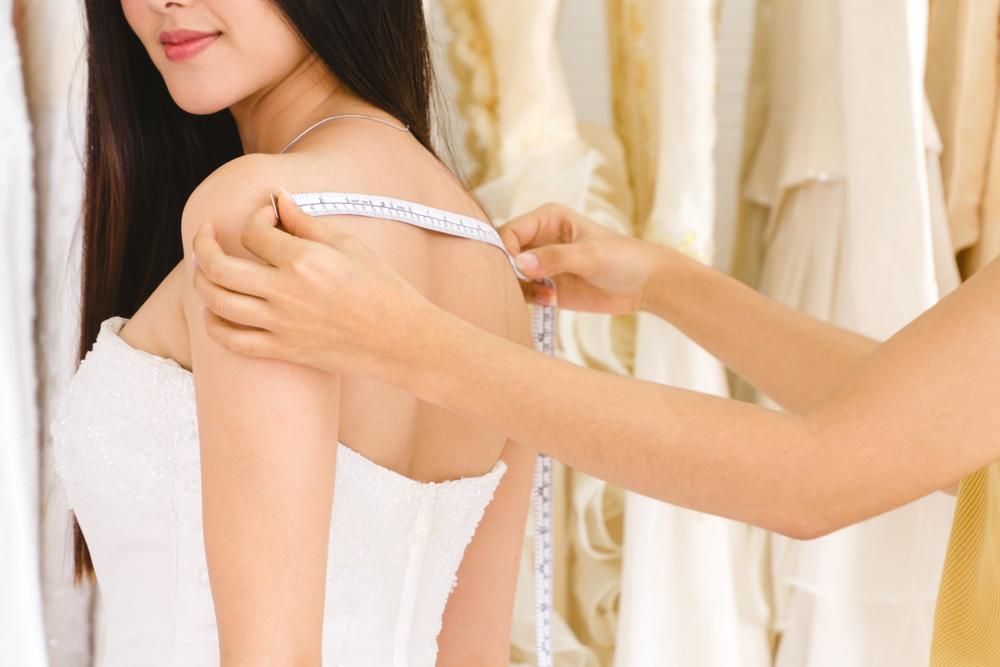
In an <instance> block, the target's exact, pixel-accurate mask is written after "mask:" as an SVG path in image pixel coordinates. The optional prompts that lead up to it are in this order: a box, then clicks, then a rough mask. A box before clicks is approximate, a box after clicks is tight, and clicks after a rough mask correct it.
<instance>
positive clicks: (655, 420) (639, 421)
mask: <svg viewBox="0 0 1000 667" xmlns="http://www.w3.org/2000/svg"><path fill="white" fill-rule="evenodd" d="M435 328H436V329H437V332H436V333H435V331H434V330H435ZM422 331H424V333H423V334H422V335H421V339H422V340H423V341H425V342H426V346H424V347H423V354H422V355H420V357H421V358H420V359H416V358H415V359H414V360H413V363H412V364H411V365H410V366H409V368H410V370H409V371H408V372H407V373H406V376H405V377H400V378H398V379H397V381H398V382H399V384H400V386H401V387H402V388H403V389H405V390H407V391H409V392H412V393H414V394H416V395H418V396H420V397H421V398H422V399H424V400H427V401H429V402H431V403H434V404H436V405H439V406H441V407H445V408H447V409H450V410H453V411H455V412H458V413H460V414H463V415H465V416H466V417H468V418H470V419H473V420H475V421H477V422H480V423H484V424H488V425H490V426H491V427H493V428H496V429H497V430H500V431H503V432H505V433H506V434H507V435H508V437H510V438H511V439H513V440H515V441H517V442H520V443H523V444H525V445H527V446H530V447H533V448H535V449H538V450H539V451H542V452H544V453H546V454H549V455H550V456H552V457H554V458H556V459H558V460H560V461H562V462H564V463H566V464H567V465H570V466H572V467H574V468H576V469H578V470H581V471H584V472H587V473H590V474H593V475H595V476H598V477H601V478H602V479H606V480H608V481H609V482H611V483H613V484H618V485H621V486H624V487H627V488H629V489H631V490H633V491H636V492H638V493H642V494H644V495H647V496H650V497H654V498H658V499H660V500H664V501H666V502H670V503H674V504H677V505H681V506H687V507H693V508H696V509H699V510H701V511H707V512H712V513H716V514H719V515H722V516H728V517H731V518H735V519H739V520H743V521H749V522H752V523H756V524H758V525H763V526H766V527H768V528H771V529H774V530H778V531H780V532H784V533H787V534H792V535H795V536H799V537H809V536H812V535H813V532H814V531H816V530H823V528H824V527H825V526H830V525H832V524H833V523H834V522H835V518H833V517H826V516H825V515H824V512H825V511H826V509H824V508H826V507H829V506H830V505H831V503H830V502H829V496H828V493H829V492H830V491H831V489H830V488H828V487H827V486H826V485H823V484H816V483H814V482H813V481H811V480H813V478H814V477H815V470H817V469H822V468H823V467H824V466H823V465H820V466H816V463H817V461H819V460H822V459H825V456H818V455H817V443H816V442H815V440H814V439H813V438H812V435H811V432H810V430H809V429H808V428H807V427H806V426H805V423H804V422H803V421H802V420H801V419H800V418H798V417H795V416H793V415H788V414H783V413H777V412H773V411H770V410H765V409H763V408H759V407H756V406H753V405H748V404H744V403H737V402H733V401H726V400H723V399H719V398H715V397H711V396H706V395H703V394H697V393H694V392H687V391H682V390H677V389H672V388H669V387H664V386H661V385H657V384H654V383H650V382H642V381H638V380H634V379H630V378H624V377H620V376H617V375H613V374H610V373H602V372H599V371H594V370H591V369H587V368H582V367H578V366H574V365H573V364H570V363H567V362H564V361H560V360H556V359H551V358H548V357H544V356H542V355H540V354H538V353H537V352H534V351H532V350H530V349H527V348H524V347H521V346H518V345H516V344H513V343H510V342H509V341H506V340H504V339H501V338H498V337H495V336H491V335H490V334H487V333H485V332H482V331H481V330H479V329H477V328H475V327H473V326H471V325H468V324H467V323H464V322H462V321H461V320H458V319H457V318H452V319H450V320H449V319H448V318H447V316H446V314H443V316H442V317H441V318H438V323H437V327H433V326H432V327H423V328H422ZM831 456H832V453H831Z"/></svg>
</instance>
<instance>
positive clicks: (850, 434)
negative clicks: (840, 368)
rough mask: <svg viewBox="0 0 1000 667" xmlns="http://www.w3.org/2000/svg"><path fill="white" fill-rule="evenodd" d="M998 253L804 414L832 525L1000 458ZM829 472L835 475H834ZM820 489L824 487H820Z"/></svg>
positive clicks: (880, 509)
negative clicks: (816, 442)
mask: <svg viewBox="0 0 1000 667" xmlns="http://www.w3.org/2000/svg"><path fill="white" fill-rule="evenodd" d="M998 336H1000V262H994V263H993V264H992V265H991V266H989V267H987V268H986V269H984V270H983V271H982V272H981V273H980V275H978V276H976V277H974V278H973V279H972V280H971V281H969V282H967V283H966V284H965V285H964V286H963V287H962V288H961V289H959V290H957V291H956V292H955V293H953V294H951V295H950V296H949V297H947V298H946V299H944V300H943V301H942V302H941V303H940V304H938V305H937V306H936V307H934V308H933V309H931V310H930V311H929V312H927V313H925V314H924V315H923V316H922V317H921V318H919V319H918V320H917V321H916V322H914V323H913V324H911V325H909V326H908V327H906V328H905V329H904V330H902V331H901V332H900V333H898V334H897V335H895V336H894V337H893V338H891V339H890V340H889V341H887V342H886V343H885V344H884V345H882V346H881V348H880V349H879V350H878V351H877V352H875V353H874V354H873V355H872V358H871V360H870V362H869V363H868V364H866V365H865V367H864V368H863V369H861V370H859V371H858V372H857V373H856V374H855V376H854V377H853V378H852V379H851V380H849V381H848V383H847V384H846V385H845V386H844V387H843V389H842V390H841V391H840V392H839V393H838V394H837V395H836V396H834V397H833V398H832V399H831V400H830V401H828V402H827V403H826V404H825V405H824V406H823V407H822V408H820V409H819V410H818V411H817V412H816V413H814V414H812V415H810V416H808V417H807V421H806V423H807V424H808V425H809V426H810V429H811V430H812V432H813V433H816V434H818V436H817V437H819V438H820V440H821V442H823V443H826V444H825V445H824V450H825V451H826V452H827V456H825V457H824V459H823V460H824V461H825V462H826V463H825V465H823V466H822V468H823V469H822V470H817V471H816V473H815V474H819V475H822V476H823V477H824V478H826V481H827V483H825V484H818V483H817V484H815V485H814V487H813V488H815V489H822V490H823V493H822V494H821V496H820V497H817V498H813V499H811V500H813V502H815V503H816V506H818V507H823V506H826V507H829V508H831V509H832V510H833V511H835V512H836V516H834V517H832V519H831V522H830V523H831V526H830V527H831V528H836V527H839V526H840V525H844V524H847V523H851V522H853V521H858V520H861V519H864V518H867V517H868V516H872V515H873V514H878V513H881V512H884V511H887V510H889V509H891V508H893V507H897V506H899V505H901V504H903V503H906V502H909V501H911V500H914V499H916V498H919V497H922V496H924V495H926V494H928V493H931V492H933V491H935V490H937V489H941V488H943V487H946V486H949V485H952V484H954V483H956V482H958V481H959V480H960V479H961V478H963V477H965V476H966V475H968V474H970V473H972V472H974V471H976V470H979V469H981V468H983V467H986V466H987V465H989V464H990V463H993V462H995V461H997V460H1000V409H998V408H1000V346H998V345H997V344H996V341H997V339H998ZM838 480H840V483H839V484H838V483H837V482H838ZM824 496H825V497H824Z"/></svg>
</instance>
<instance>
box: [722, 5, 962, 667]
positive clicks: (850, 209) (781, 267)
mask: <svg viewBox="0 0 1000 667" xmlns="http://www.w3.org/2000/svg"><path fill="white" fill-rule="evenodd" d="M758 18H759V20H758V35H757V38H756V62H755V63H754V73H753V77H752V83H751V93H750V109H751V111H750V114H749V117H748V125H747V142H746V146H747V148H748V151H749V156H750V157H749V168H748V171H747V173H746V177H745V183H744V191H745V196H746V197H747V199H748V200H749V201H750V202H752V203H749V204H747V206H746V207H745V211H744V219H743V223H742V224H743V228H742V229H741V230H740V231H741V233H742V238H743V242H742V244H741V246H742V247H741V248H740V250H741V251H742V252H743V253H744V255H743V261H742V262H741V264H740V269H741V272H742V274H743V277H745V278H747V277H749V278H750V279H751V280H755V281H756V284H758V286H759V288H760V290H761V291H762V292H764V293H765V294H768V295H769V296H771V297H773V298H775V299H777V300H778V301H780V302H782V303H785V304H788V305H791V306H794V307H796V308H799V309H800V310H803V311H804V312H807V313H810V314H812V315H815V316H817V317H820V318H822V319H825V320H828V321H832V322H834V323H836V324H839V325H841V326H845V327H847V328H850V329H854V330H857V331H860V332H862V333H865V334H867V335H870V336H874V337H876V338H886V337H888V336H890V335H891V334H892V333H894V332H895V331H896V330H897V329H898V328H900V327H901V326H902V325H904V324H905V323H907V322H908V321H910V320H911V319H913V318H914V317H916V316H917V315H919V314H920V313H921V312H923V311H924V310H925V309H927V308H929V307H930V306H932V305H933V304H934V303H935V302H936V301H937V300H938V299H939V297H940V296H941V295H942V294H944V293H946V292H947V291H949V290H950V289H953V288H954V287H955V286H956V285H957V282H958V281H957V271H956V267H955V265H954V262H953V261H952V260H951V247H950V242H949V240H948V235H947V227H946V226H947V222H946V218H945V215H944V205H943V201H942V192H941V182H940V172H939V170H938V168H937V154H938V153H939V152H940V148H941V146H940V141H939V139H938V138H937V135H936V130H935V129H934V126H933V121H932V119H931V117H930V114H929V112H928V107H927V105H926V103H925V100H924V94H923V86H922V72H923V62H924V61H923V58H924V48H925V45H926V25H927V23H926V22H927V8H926V2H923V1H922V0H891V1H889V0H887V1H885V2H879V3H868V2H862V1H861V0H837V1H835V2H833V1H830V0H761V2H760V6H759V15H758ZM755 235H757V236H756V238H755ZM757 262H760V264H759V266H757V268H759V276H757V277H756V278H754V275H753V274H754V273H755V265H756V264H757ZM953 509H954V500H953V499H952V498H950V497H948V496H946V495H944V494H941V493H938V494H933V495H931V496H929V497H927V498H924V499H922V500H919V501H917V502H915V503H912V504H911V505H908V506H906V507H904V508H901V509H899V510H896V511H893V512H890V513H888V514H885V515H883V516H880V517H877V518H875V519H871V520H869V521H866V522H863V523H861V524H859V525H857V526H853V527H851V528H847V529H844V530H841V531H838V532H836V533H834V534H832V535H830V536H828V537H825V538H822V539H819V540H815V541H812V542H796V541H793V540H789V539H787V538H784V537H781V536H777V535H770V536H768V535H766V534H765V533H764V532H763V531H761V532H760V533H759V538H760V540H761V544H760V549H761V550H762V552H763V553H765V554H768V553H769V554H770V560H771V573H770V574H771V576H772V577H773V586H774V590H773V602H772V603H773V607H774V611H773V613H774V619H773V623H774V629H775V630H776V631H777V632H778V633H780V643H779V645H778V651H777V655H776V665H778V666H780V667H827V666H829V667H834V666H837V667H840V666H843V665H851V667H866V666H872V667H875V666H877V667H895V666H898V667H911V666H912V665H917V664H925V663H926V661H927V656H928V654H929V647H930V635H931V628H932V621H933V614H934V600H935V597H936V593H937V587H938V580H939V576H940V572H941V566H942V561H943V555H944V549H945V545H946V541H947V537H948V530H949V526H950V522H951V516H952V512H953Z"/></svg>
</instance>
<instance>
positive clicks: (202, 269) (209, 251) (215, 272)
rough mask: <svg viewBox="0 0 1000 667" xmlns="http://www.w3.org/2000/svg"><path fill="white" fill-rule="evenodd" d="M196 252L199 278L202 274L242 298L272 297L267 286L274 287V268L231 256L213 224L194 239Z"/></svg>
mask: <svg viewBox="0 0 1000 667" xmlns="http://www.w3.org/2000/svg"><path fill="white" fill-rule="evenodd" d="M193 250H194V256H195V260H196V266H195V271H194V274H195V277H196V278H197V277H198V275H199V274H202V275H203V276H204V277H206V278H208V280H209V281H211V282H213V283H215V284H216V285H219V286H220V287H224V288H226V289H228V290H231V291H233V292H240V293H242V294H249V295H252V296H259V297H264V296H267V295H268V294H269V293H270V291H269V290H268V289H267V286H268V285H269V284H270V282H269V281H270V279H271V277H272V274H273V272H274V268H273V267H269V266H264V265H262V264H260V263H258V262H253V261H250V260H248V259H243V258H242V257H230V256H229V255H227V254H226V251H225V250H223V249H222V246H220V245H219V242H218V240H216V236H215V228H214V227H213V226H212V225H211V223H209V224H206V225H204V226H202V228H201V229H200V230H198V233H197V234H196V235H195V237H194V241H193Z"/></svg>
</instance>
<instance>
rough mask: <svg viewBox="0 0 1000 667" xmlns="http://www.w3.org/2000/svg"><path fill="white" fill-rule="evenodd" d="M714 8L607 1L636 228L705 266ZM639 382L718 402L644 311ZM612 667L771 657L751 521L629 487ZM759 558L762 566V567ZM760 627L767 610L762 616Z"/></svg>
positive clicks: (711, 204) (690, 0) (694, 362)
mask: <svg viewBox="0 0 1000 667" xmlns="http://www.w3.org/2000/svg"><path fill="white" fill-rule="evenodd" d="M716 12H717V7H716V6H715V3H711V2H703V1H701V0H612V1H611V2H609V3H608V14H609V19H610V27H611V31H612V53H613V57H614V67H613V69H612V73H613V77H614V88H615V98H614V111H615V126H616V129H617V130H618V132H619V134H620V135H621V137H622V140H623V142H624V144H625V147H626V155H627V159H628V166H629V177H630V178H629V183H630V186H631V188H632V190H633V193H634V196H635V208H636V217H635V220H636V230H637V235H639V236H640V237H642V238H645V239H647V240H650V241H653V242H656V243H662V244H664V245H667V246H670V247H672V248H675V249H678V250H680V251H682V252H685V253H687V254H689V255H691V256H693V257H695V258H696V259H698V260H700V261H702V262H706V263H710V262H711V259H712V254H713V251H714V244H713V225H714V212H715V169H714V147H715V123H716V113H715V104H716V99H715V87H716V77H715V49H716V43H715V30H716V22H717V13H716ZM633 374H634V376H635V377H637V378H640V379H643V380H649V381H653V382H658V383H662V384H669V385H671V386H679V387H683V388H686V389H692V390H697V391H702V392H706V393H710V394H715V395H720V396H726V395H728V387H727V384H726V376H725V372H724V369H723V367H722V365H721V364H720V363H719V362H718V361H717V360H715V359H713V358H712V357H711V356H709V355H708V354H707V353H706V352H705V351H704V350H702V349H701V348H699V347H698V346H697V345H695V344H694V343H692V342H691V341H690V340H688V339H687V338H686V337H684V336H683V335H682V334H681V333H680V332H678V331H677V330H676V329H674V328H673V327H672V326H670V325H669V324H667V323H665V322H663V321H662V320H659V319H657V318H655V317H653V316H649V315H646V314H641V315H639V318H638V330H637V334H636V342H635V360H634V373H633ZM625 496H626V502H625V545H624V552H623V557H622V560H623V571H622V593H621V603H620V606H621V611H620V616H621V617H620V620H619V627H618V645H617V648H616V654H615V664H616V665H619V666H620V667H674V666H676V667H683V666H686V665H699V667H702V666H704V667H713V666H716V667H729V666H731V665H741V666H743V667H753V666H758V665H759V666H763V665H769V664H770V652H771V649H770V644H769V640H768V636H767V632H766V629H765V627H766V623H764V622H758V623H752V622H748V621H749V620H750V619H753V618H754V617H755V616H756V615H758V614H760V613H761V610H762V608H763V611H764V613H766V607H762V605H760V604H759V603H758V602H757V598H758V596H755V595H753V594H752V592H751V590H750V585H751V583H752V582H751V579H750V576H751V571H752V565H753V564H752V563H751V562H749V561H748V560H747V552H746V545H747V542H746V541H747V538H748V535H749V527H747V526H745V525H742V524H737V523H735V522H732V521H728V520H726V519H721V518H718V517H712V516H708V515H704V514H700V513H698V512H693V511H690V510H685V509H681V508H677V507H673V506H670V505H667V504H665V503H662V502H659V501H655V500H652V499H649V498H646V497H644V496H641V495H639V494H635V493H630V492H628V493H626V494H625ZM758 564H759V561H758ZM764 620H765V621H766V618H765V619H764Z"/></svg>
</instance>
